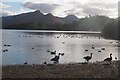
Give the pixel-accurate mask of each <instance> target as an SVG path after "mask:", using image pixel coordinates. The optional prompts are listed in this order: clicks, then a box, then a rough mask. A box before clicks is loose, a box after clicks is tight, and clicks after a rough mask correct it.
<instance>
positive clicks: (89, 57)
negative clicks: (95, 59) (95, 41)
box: [83, 53, 93, 62]
mask: <svg viewBox="0 0 120 80" xmlns="http://www.w3.org/2000/svg"><path fill="white" fill-rule="evenodd" d="M92 54H93V53H91V54H90V56H86V57H83V59H85V60H86V61H87V62H89V60H91V59H92Z"/></svg>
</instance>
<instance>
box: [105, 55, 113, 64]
mask: <svg viewBox="0 0 120 80" xmlns="http://www.w3.org/2000/svg"><path fill="white" fill-rule="evenodd" d="M104 61H107V62H110V61H112V53H111V54H110V57H109V58H106V59H104Z"/></svg>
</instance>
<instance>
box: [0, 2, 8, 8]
mask: <svg viewBox="0 0 120 80" xmlns="http://www.w3.org/2000/svg"><path fill="white" fill-rule="evenodd" d="M9 7H10V5H5V4H3V3H0V9H6V8H9Z"/></svg>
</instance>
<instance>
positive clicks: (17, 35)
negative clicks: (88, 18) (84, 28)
mask: <svg viewBox="0 0 120 80" xmlns="http://www.w3.org/2000/svg"><path fill="white" fill-rule="evenodd" d="M49 32H51V31H49ZM49 32H46V33H44V32H43V31H22V30H21V31H19V30H15V31H14V30H3V31H2V44H1V45H2V50H5V49H7V50H8V51H6V52H2V63H3V65H8V64H23V63H24V62H26V61H27V62H28V64H41V63H42V62H44V61H46V62H48V63H52V62H51V61H50V59H51V58H53V57H54V56H53V55H51V54H50V53H49V52H47V51H48V50H50V51H55V50H56V51H57V53H60V52H63V53H65V55H64V56H61V57H60V63H70V62H84V61H85V60H84V59H83V57H84V56H89V55H90V53H93V58H92V60H91V62H95V61H102V60H104V59H105V58H106V57H109V54H110V53H112V54H113V55H112V56H113V59H114V58H115V57H118V47H116V45H117V43H116V42H118V41H115V40H106V39H103V38H100V39H99V37H92V36H89V35H85V34H81V33H80V32H75V33H77V34H65V33H66V32H59V33H58V32H55V33H49ZM67 33H70V32H67ZM86 33H87V32H86ZM6 44H9V45H11V46H4V45H6ZM92 45H94V46H95V49H92V48H91V46H92ZM32 48H34V49H32ZM101 48H105V50H101ZM85 49H87V50H88V51H85ZM98 51H101V52H98Z"/></svg>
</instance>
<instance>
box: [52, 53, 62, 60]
mask: <svg viewBox="0 0 120 80" xmlns="http://www.w3.org/2000/svg"><path fill="white" fill-rule="evenodd" d="M60 55H61V54H60V53H59V54H58V55H56V56H55V57H54V58H52V59H51V61H55V62H59V59H60Z"/></svg>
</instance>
